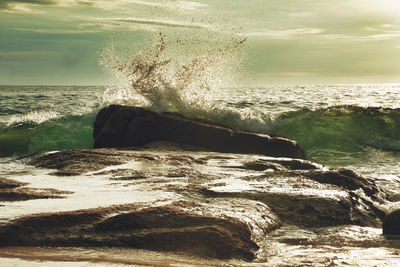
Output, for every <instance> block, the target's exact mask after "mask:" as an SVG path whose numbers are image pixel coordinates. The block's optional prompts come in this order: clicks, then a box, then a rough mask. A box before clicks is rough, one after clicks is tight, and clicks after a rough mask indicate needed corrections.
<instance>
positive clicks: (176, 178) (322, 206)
mask: <svg viewBox="0 0 400 267" xmlns="http://www.w3.org/2000/svg"><path fill="white" fill-rule="evenodd" d="M89 151H90V150H89ZM93 151H95V152H96V153H97V154H96V153H92V154H90V153H91V152H87V151H85V153H87V154H85V157H86V158H80V159H79V160H77V156H74V157H72V158H67V156H68V155H67V154H65V152H61V153H60V154H58V153H57V152H55V153H54V156H57V155H61V156H62V157H64V159H65V160H64V161H65V162H64V163H65V164H64V165H63V167H62V168H63V169H61V170H60V169H58V170H57V169H54V167H52V168H53V169H51V168H45V167H44V166H42V167H34V166H32V165H31V164H38V163H37V162H42V163H43V162H44V161H43V159H42V158H41V157H43V155H37V156H33V157H30V158H24V159H20V160H16V159H3V161H4V162H3V166H5V167H4V168H2V170H1V173H0V176H1V177H3V178H6V179H13V180H16V181H19V182H24V183H27V185H24V186H23V187H22V188H34V189H37V190H40V189H42V190H43V189H56V190H58V191H61V192H64V193H60V196H61V197H62V198H56V199H53V198H45V199H32V200H26V201H13V202H9V201H1V202H0V222H1V225H7V224H10V223H13V221H12V220H13V219H16V218H22V217H25V216H28V215H35V216H37V214H40V213H47V214H52V213H54V212H65V211H77V210H86V209H96V208H100V207H105V208H107V207H111V206H115V207H120V205H123V204H133V205H136V206H137V207H139V210H140V209H141V208H151V207H163V206H164V205H170V204H171V205H172V204H173V203H177V202H182V201H183V202H185V201H186V202H185V203H192V202H193V203H196V204H193V205H192V204H190V205H192V206H185V205H186V204H185V205H182V206H181V208H182V212H186V211H187V212H191V213H192V214H194V215H195V216H200V217H204V216H208V217H210V216H211V217H213V216H216V217H215V218H222V219H223V218H235V220H237V222H240V223H243V225H247V226H248V227H249V229H251V236H252V240H254V241H256V243H257V245H258V246H259V247H260V248H259V249H258V250H255V251H254V253H255V258H254V260H252V261H243V260H242V259H240V258H239V259H235V258H233V259H224V260H221V259H218V258H217V259H213V258H212V257H199V256H198V255H196V254H193V253H192V252H191V251H189V252H188V251H178V252H176V251H157V252H156V251H152V250H151V249H150V250H142V249H139V248H120V247H119V248H118V247H108V246H107V245H106V246H100V247H86V246H85V247H86V248H80V247H79V246H75V247H72V248H44V247H38V246H35V245H33V246H29V247H24V245H23V244H21V245H20V246H17V247H2V248H0V257H2V260H1V262H2V264H6V265H12V266H24V265H26V264H32V266H35V265H38V266H39V264H44V265H46V266H98V265H104V266H107V265H110V264H115V265H131V266H146V265H148V266H154V265H158V266H265V265H266V264H267V265H272V266H336V265H340V266H343V265H344V266H346V265H347V266H396V265H397V264H399V263H400V240H397V239H393V238H392V239H391V238H385V237H384V236H383V235H382V231H381V229H380V225H379V223H375V222H374V215H373V213H372V211H370V210H369V209H368V203H369V202H368V201H370V199H371V197H373V196H366V193H365V192H364V191H363V190H362V189H359V190H355V191H352V190H347V189H344V188H342V187H340V186H337V185H333V184H329V183H321V182H318V181H317V180H315V179H314V180H313V179H311V178H310V177H314V176H312V175H318V174H319V173H325V172H328V171H329V170H328V169H326V168H323V167H322V166H320V165H312V163H309V162H307V161H302V160H296V161H297V165H296V164H292V165H290V164H289V163H293V161H294V160H291V159H285V158H270V157H265V156H256V155H239V154H224V153H215V152H204V151H183V150H180V149H179V148H177V149H176V150H169V149H164V148H163V146H162V145H160V146H159V147H157V149H154V147H153V148H147V149H145V148H144V149H139V150H114V149H101V150H93ZM63 153H64V154H63ZM76 153H77V154H76V155H80V154H79V153H80V152H79V151H78V152H76ZM81 154H82V155H83V154H84V153H81ZM99 154H101V157H104V158H105V159H107V160H109V161H110V162H113V163H112V164H108V165H107V164H106V163H105V164H104V165H98V166H95V167H93V166H92V167H91V168H89V169H90V171H88V167H87V166H89V165H87V166H86V165H85V164H89V163H88V162H90V161H91V160H92V159H96V157H99ZM48 155H50V156H51V155H52V154H51V153H50V154H45V155H44V156H48ZM32 158H36V159H35V160H36V161H35V160H32ZM104 158H102V160H104ZM116 158H118V159H119V160H120V161H121V162H115V161H113V160H114V159H116ZM41 160H42V161H41ZM34 162H36V163H34ZM85 162H86V163H85ZM299 162H301V163H302V164H303V165H299V164H298V163H299ZM304 164H308V165H304ZM290 166H292V167H290ZM293 166H308V167H310V166H314V167H315V168H314V167H313V168H314V169H302V168H300V169H296V167H293ZM71 170H73V172H71ZM61 171H62V172H61ZM57 172H58V174H57ZM80 172H82V173H80ZM62 173H64V174H65V173H68V174H69V176H63V175H62ZM71 173H75V174H74V175H71ZM315 173H316V174H315ZM387 179H389V178H387ZM390 181H391V183H393V184H395V183H396V182H397V180H390ZM354 196H357V198H359V199H358V200H357V201H359V203H358V204H354V206H352V205H353V204H352V202H351V201H349V200H350V199H352V198H353V197H354ZM376 196H377V197H378V199H379V195H376ZM381 200H382V199H381ZM382 201H383V202H382ZM382 201H381V202H380V203H378V202H379V201H377V200H376V201H375V202H376V203H375V204H376V206H377V207H381V208H382V207H383V208H384V209H385V208H388V207H389V208H390V207H393V205H395V203H396V202H390V201H388V200H382ZM183 202H182V203H183ZM196 205H199V206H196ZM124 209H125V208H124ZM135 209H137V208H135ZM126 212H130V211H129V210H123V209H121V210H118V208H117V209H116V210H114V211H111V213H110V214H109V215H102V216H114V215H118V214H124V213H126ZM257 212H259V213H257ZM194 215H193V216H194ZM38 216H39V217H40V215H38ZM332 216H333V217H332ZM331 218H334V219H331ZM375 219H376V218H375ZM218 220H219V219H218ZM229 220H230V219H229ZM330 220H334V221H330ZM100 223H101V222H100ZM85 227H86V226H85ZM88 227H89V228H88V229H91V228H90V227H92V226H88ZM196 227H197V226H196ZM180 229H181V228H180ZM171 231H172V230H171ZM173 231H175V230H173ZM179 231H183V230H179ZM41 242H42V241H41ZM41 244H44V243H41ZM195 253H197V252H195ZM28 255H29V256H28ZM71 261H72V262H71Z"/></svg>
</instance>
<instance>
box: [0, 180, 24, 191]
mask: <svg viewBox="0 0 400 267" xmlns="http://www.w3.org/2000/svg"><path fill="white" fill-rule="evenodd" d="M24 185H27V183H21V182H18V181H15V180H12V179H7V178H3V177H0V190H1V189H11V188H17V187H21V186H24Z"/></svg>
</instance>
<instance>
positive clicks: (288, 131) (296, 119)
mask: <svg viewBox="0 0 400 267" xmlns="http://www.w3.org/2000/svg"><path fill="white" fill-rule="evenodd" d="M269 132H270V133H272V134H276V135H280V136H284V137H287V138H291V139H294V140H296V141H297V142H299V144H300V146H301V147H303V148H304V149H305V151H306V152H307V153H308V154H312V153H313V152H316V151H323V150H325V151H330V150H331V151H339V152H358V151H362V150H363V149H365V148H366V147H373V148H376V149H380V150H385V151H400V109H390V108H380V107H359V106H353V105H350V106H348V105H346V106H332V107H328V108H321V109H317V110H310V109H301V110H298V111H293V112H287V113H284V114H282V115H280V116H279V117H277V118H276V119H275V120H274V121H273V122H272V124H271V127H270V129H269Z"/></svg>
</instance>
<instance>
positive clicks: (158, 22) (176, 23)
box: [97, 18, 211, 29]
mask: <svg viewBox="0 0 400 267" xmlns="http://www.w3.org/2000/svg"><path fill="white" fill-rule="evenodd" d="M97 19H98V20H101V21H114V22H125V23H136V24H144V25H154V26H164V27H175V28H189V29H211V25H208V24H201V23H189V22H182V21H172V20H159V19H157V20H154V19H141V18H97Z"/></svg>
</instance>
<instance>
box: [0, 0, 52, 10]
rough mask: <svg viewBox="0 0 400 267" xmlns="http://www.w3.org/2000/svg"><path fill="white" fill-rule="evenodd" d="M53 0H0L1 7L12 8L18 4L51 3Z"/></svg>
mask: <svg viewBox="0 0 400 267" xmlns="http://www.w3.org/2000/svg"><path fill="white" fill-rule="evenodd" d="M55 3H56V2H55V1H54V0H0V10H1V9H13V7H14V6H15V5H18V4H31V5H53V4H55Z"/></svg>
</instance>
